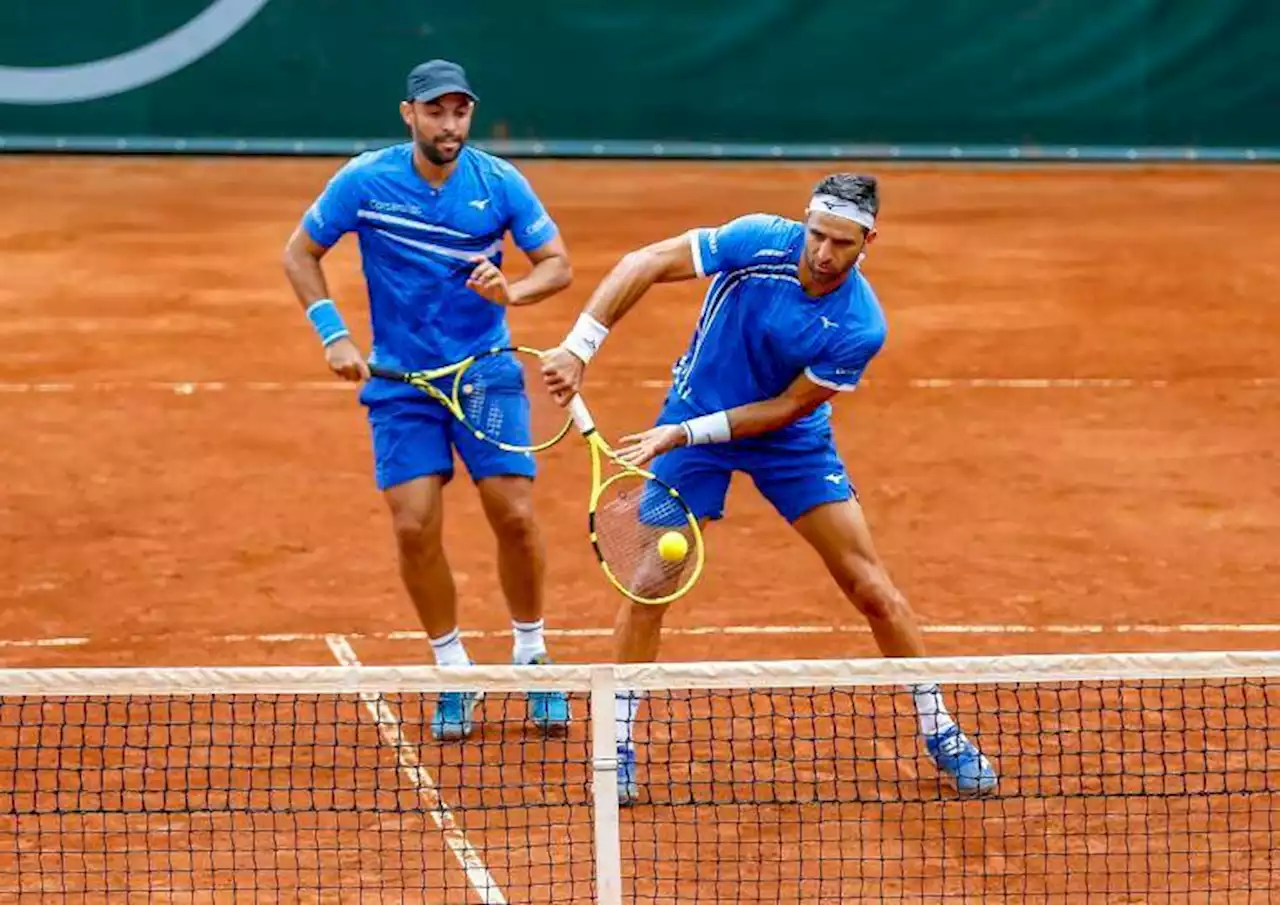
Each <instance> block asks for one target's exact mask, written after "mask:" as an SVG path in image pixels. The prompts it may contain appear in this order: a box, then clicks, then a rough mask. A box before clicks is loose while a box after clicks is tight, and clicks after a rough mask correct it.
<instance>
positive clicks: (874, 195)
mask: <svg viewBox="0 0 1280 905" xmlns="http://www.w3.org/2000/svg"><path fill="white" fill-rule="evenodd" d="M813 193H814V194H815V195H833V196H835V197H836V198H840V199H843V200H844V201H848V202H850V203H852V204H856V205H857V206H858V209H859V210H864V211H866V212H867V213H869V214H871V215H872V216H875V215H877V214H879V213H880V187H879V183H878V182H877V181H876V177H874V176H865V175H862V174H859V173H832V174H831V175H830V176H825V177H823V179H822V181H821V182H819V183H818V185H817V186H816V187H815V188H814V190H813Z"/></svg>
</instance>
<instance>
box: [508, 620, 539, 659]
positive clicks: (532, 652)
mask: <svg viewBox="0 0 1280 905" xmlns="http://www.w3.org/2000/svg"><path fill="white" fill-rule="evenodd" d="M511 634H512V636H513V637H514V638H515V646H514V648H512V652H511V659H512V660H513V661H514V662H515V663H516V664H517V665H527V664H529V663H532V662H533V661H534V660H535V659H537V658H538V657H541V656H544V655H546V653H547V642H546V639H544V638H543V637H542V620H541V619H539V620H538V621H536V622H516V621H515V620H514V619H512V620H511Z"/></svg>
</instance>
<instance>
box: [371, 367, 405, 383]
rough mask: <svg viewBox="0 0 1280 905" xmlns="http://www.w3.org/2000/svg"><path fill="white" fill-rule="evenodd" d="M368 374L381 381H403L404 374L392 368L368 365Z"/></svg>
mask: <svg viewBox="0 0 1280 905" xmlns="http://www.w3.org/2000/svg"><path fill="white" fill-rule="evenodd" d="M369 373H370V374H371V375H372V376H374V377H381V378H382V379H383V380H404V373H403V372H401V371H397V370H395V369H394V368H384V367H383V366H382V365H372V364H371V365H369Z"/></svg>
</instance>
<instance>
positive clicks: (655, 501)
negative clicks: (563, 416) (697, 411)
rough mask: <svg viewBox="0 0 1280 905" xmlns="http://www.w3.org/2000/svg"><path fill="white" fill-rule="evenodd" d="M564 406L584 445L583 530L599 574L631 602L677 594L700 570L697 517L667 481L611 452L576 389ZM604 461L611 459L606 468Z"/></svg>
mask: <svg viewBox="0 0 1280 905" xmlns="http://www.w3.org/2000/svg"><path fill="white" fill-rule="evenodd" d="M568 408H569V412H570V415H571V417H572V418H573V422H574V424H576V425H577V428H578V430H579V431H580V432H581V433H582V436H583V439H585V440H586V442H587V447H588V448H589V449H590V451H591V495H590V497H589V500H588V504H587V530H588V532H589V534H590V537H591V546H592V547H593V548H595V553H596V558H597V559H598V560H599V561H600V567H601V569H603V570H604V574H605V577H607V578H608V579H609V583H610V584H612V585H613V586H614V587H615V588H617V589H618V590H619V591H620V592H621V593H622V594H623V595H625V596H626V597H629V598H630V599H632V600H634V601H636V602H637V603H647V604H665V603H671V602H672V601H674V600H678V599H679V598H681V597H683V596H684V595H685V594H687V593H689V591H690V590H691V589H692V588H693V586H694V585H695V584H696V583H697V581H698V579H699V578H700V577H701V575H702V566H703V562H704V560H705V556H706V551H705V549H704V547H703V543H702V531H701V529H700V528H699V527H698V519H697V517H696V516H694V514H693V512H692V510H690V509H689V505H688V504H687V503H686V502H685V501H684V499H683V498H682V497H681V496H680V494H679V492H678V491H677V490H676V489H675V488H674V487H671V486H670V485H668V484H666V483H664V482H663V481H662V480H660V479H659V478H657V477H655V476H654V475H653V473H652V472H649V471H646V470H644V469H643V468H635V467H633V466H631V465H627V464H626V463H624V462H621V461H619V460H618V457H617V454H616V453H615V452H614V451H613V449H612V448H611V447H610V446H609V444H608V443H607V442H605V439H604V438H603V437H601V436H600V432H599V431H597V430H596V427H595V421H594V420H593V419H592V417H591V413H590V411H588V409H587V404H586V403H585V402H584V401H583V400H582V397H581V396H575V397H574V398H573V399H572V400H571V401H570V403H569V406H568ZM606 463H610V464H611V465H612V466H613V471H612V473H610V474H608V475H606V471H605V464H606Z"/></svg>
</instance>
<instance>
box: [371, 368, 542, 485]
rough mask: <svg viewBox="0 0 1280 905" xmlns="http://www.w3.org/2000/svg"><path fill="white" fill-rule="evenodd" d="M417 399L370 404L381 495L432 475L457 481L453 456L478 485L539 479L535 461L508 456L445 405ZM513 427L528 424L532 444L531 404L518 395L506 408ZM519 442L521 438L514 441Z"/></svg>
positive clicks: (524, 455) (526, 430)
mask: <svg viewBox="0 0 1280 905" xmlns="http://www.w3.org/2000/svg"><path fill="white" fill-rule="evenodd" d="M414 392H415V394H416V395H415V396H414V397H411V398H406V397H396V398H390V399H381V400H370V401H369V402H368V403H367V407H368V413H369V426H370V428H371V429H372V431H373V464H374V477H375V479H376V481H377V485H378V489H379V490H387V489H389V488H391V487H395V486H396V485H397V484H403V483H405V482H406V481H412V480H413V479H414V478H421V477H426V476H427V475H444V479H445V481H446V482H447V481H449V480H451V479H452V478H453V453H454V450H457V453H458V457H459V458H461V459H462V463H463V465H465V466H466V469H467V473H468V474H470V475H471V480H472V481H482V480H484V479H485V478H492V477H498V476H500V475H515V476H519V477H526V478H532V477H534V475H535V474H536V469H535V467H534V461H533V456H532V455H530V454H529V453H522V452H508V451H506V450H502V449H499V448H498V447H496V446H494V445H493V444H492V443H488V442H486V441H484V440H478V439H476V437H475V436H474V435H473V434H472V433H471V432H470V431H469V430H467V428H466V427H465V426H464V425H463V424H462V423H461V422H460V421H458V419H457V418H455V417H453V415H451V414H449V412H448V411H447V410H446V409H445V407H444V406H443V405H441V404H440V403H438V402H436V401H435V400H433V399H431V398H430V397H429V396H425V395H422V394H421V393H419V392H418V391H416V390H415V391H414ZM502 410H503V418H504V421H505V422H506V423H507V424H508V425H511V424H520V423H523V433H524V435H525V439H523V440H518V442H523V443H527V442H530V441H529V432H530V424H529V399H528V397H526V396H525V395H524V394H523V393H521V392H512V393H511V394H510V396H509V398H505V399H504V401H503V403H502ZM513 438H514V439H518V438H517V437H513Z"/></svg>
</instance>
